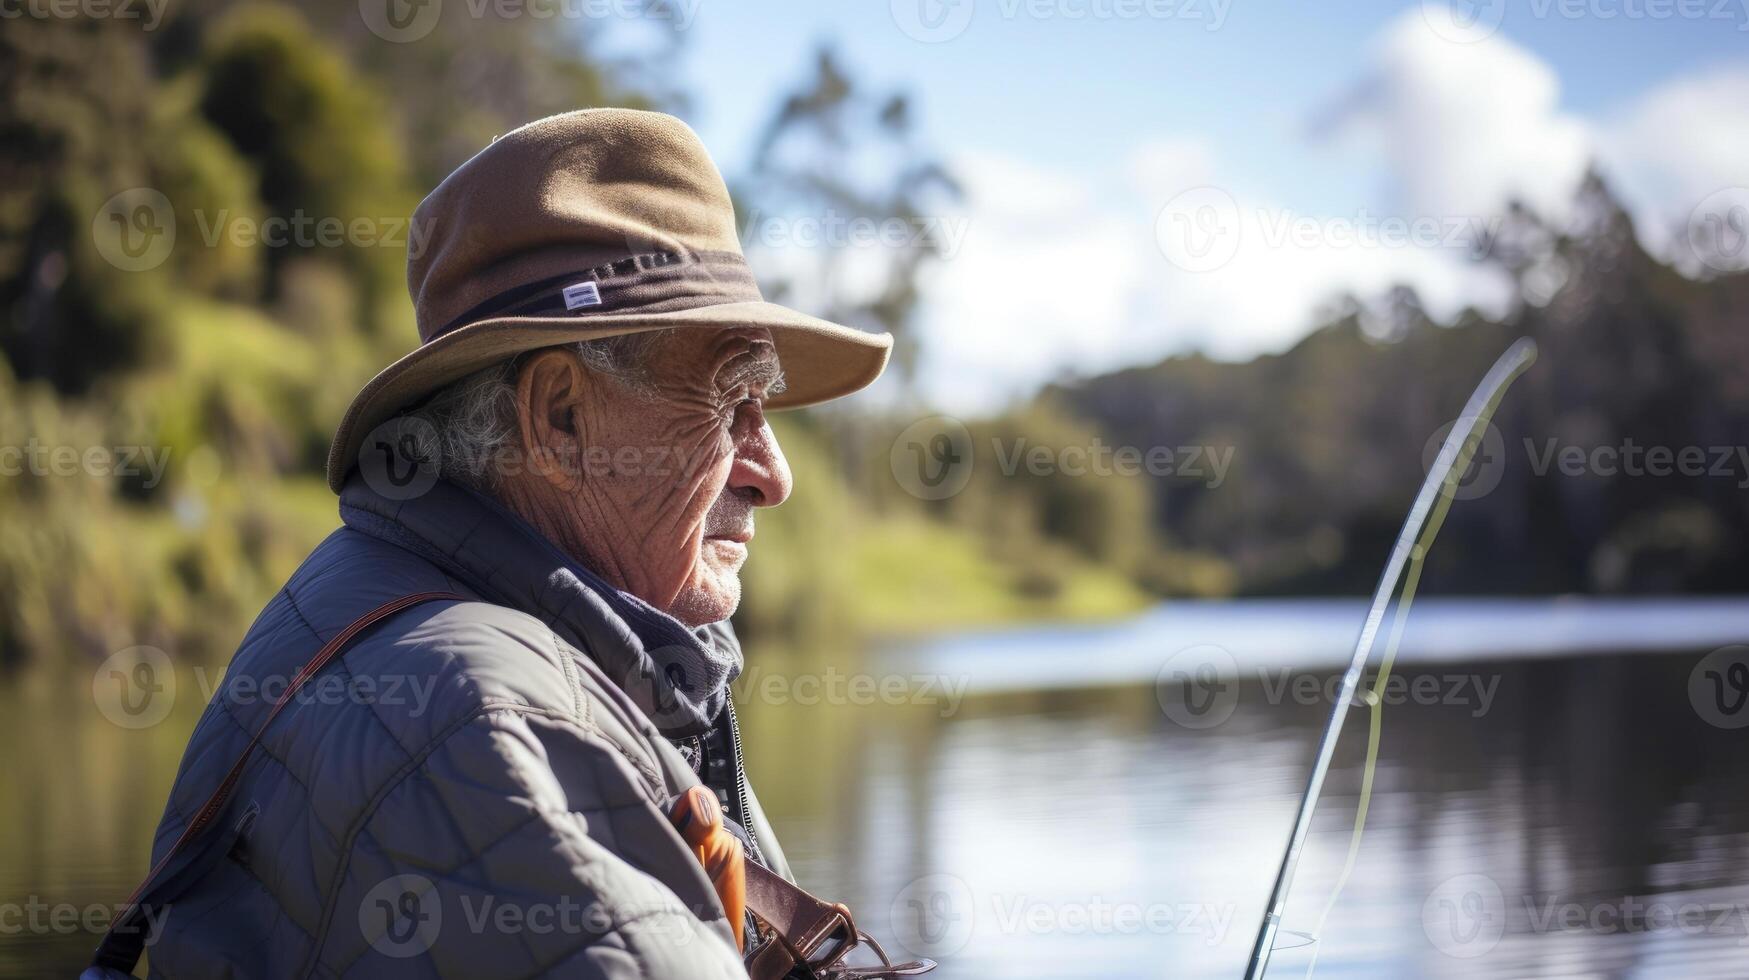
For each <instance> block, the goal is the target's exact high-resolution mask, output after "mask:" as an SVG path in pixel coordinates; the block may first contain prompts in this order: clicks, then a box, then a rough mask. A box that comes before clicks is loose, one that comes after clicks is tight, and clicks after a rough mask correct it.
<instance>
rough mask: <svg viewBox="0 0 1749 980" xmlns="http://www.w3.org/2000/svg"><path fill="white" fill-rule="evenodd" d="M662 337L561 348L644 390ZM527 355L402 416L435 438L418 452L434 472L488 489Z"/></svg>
mask: <svg viewBox="0 0 1749 980" xmlns="http://www.w3.org/2000/svg"><path fill="white" fill-rule="evenodd" d="M664 333H667V331H666V330H652V331H646V332H644V333H633V334H621V335H620V336H617V337H603V338H601V339H600V340H585V341H580V342H578V343H574V344H565V345H561V346H563V347H565V348H567V349H569V350H570V351H572V352H573V353H575V354H576V355H577V359H578V360H580V361H582V362H583V366H584V367H586V368H588V369H589V370H590V371H593V372H595V373H596V374H600V375H604V376H606V377H609V378H613V379H615V380H617V381H620V382H621V383H625V384H630V385H633V386H634V387H636V388H638V389H641V390H646V391H647V390H648V388H649V384H650V363H649V360H650V352H651V350H652V349H653V348H654V347H655V346H656V342H657V338H659V337H660V336H661V335H662V334H664ZM533 353H536V351H529V352H527V353H526V354H520V355H518V356H516V357H513V358H509V359H508V360H504V361H501V362H499V363H497V364H494V365H492V366H491V367H488V368H484V369H482V370H479V371H475V372H474V373H473V374H470V375H468V376H466V377H464V378H462V379H461V380H459V381H453V382H451V383H450V384H449V385H447V386H446V387H443V388H440V389H438V391H437V392H436V393H435V394H433V395H432V396H431V397H430V398H427V399H426V400H425V401H424V402H423V403H422V404H420V405H419V407H418V408H415V409H413V410H412V411H410V412H407V413H406V415H407V417H408V418H412V419H417V420H419V421H421V422H424V423H425V425H426V426H429V427H430V428H429V429H427V430H426V433H425V435H426V437H427V438H431V437H435V440H436V445H434V446H428V447H421V448H422V450H423V451H424V453H425V454H426V458H427V459H429V460H431V461H433V462H435V463H437V465H438V469H439V472H441V473H443V474H444V475H445V476H447V477H448V478H449V479H451V480H454V481H456V482H458V483H462V484H466V485H467V486H470V487H473V488H474V489H476V490H486V491H489V490H491V489H493V487H494V485H495V483H496V481H495V479H494V476H495V468H494V466H493V462H494V460H497V459H499V458H500V454H501V453H503V452H504V451H505V450H506V449H507V448H508V447H509V446H511V445H512V444H513V443H512V440H513V438H514V437H515V435H516V429H517V422H516V376H517V372H518V371H519V370H520V369H521V367H522V363H523V359H524V358H525V357H527V356H528V355H529V354H533ZM421 428H423V427H421Z"/></svg>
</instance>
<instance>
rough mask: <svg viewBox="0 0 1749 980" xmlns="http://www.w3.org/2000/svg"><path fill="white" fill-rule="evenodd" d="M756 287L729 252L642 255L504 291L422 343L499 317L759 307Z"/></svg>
mask: <svg viewBox="0 0 1749 980" xmlns="http://www.w3.org/2000/svg"><path fill="white" fill-rule="evenodd" d="M763 298H764V297H762V296H761V295H760V293H759V284H758V283H757V282H755V281H754V279H753V271H752V270H751V269H749V268H748V267H747V260H746V259H744V258H742V257H741V256H740V255H739V254H737V253H735V252H687V253H681V252H666V251H661V252H643V253H640V254H638V255H628V256H626V257H625V258H623V259H615V260H614V261H612V262H606V263H603V264H601V265H597V266H593V267H591V268H587V269H579V270H577V271H576V272H567V273H563V274H560V275H556V276H549V277H547V278H546V279H542V280H541V281H539V282H531V283H526V284H524V285H521V286H515V287H512V288H510V289H507V290H505V291H503V292H501V293H498V294H497V295H495V296H493V297H491V298H489V299H487V300H485V301H484V302H481V303H478V304H476V305H475V306H473V307H472V308H471V309H469V310H468V311H467V312H466V313H463V314H462V315H461V316H458V317H456V318H455V319H453V320H451V321H449V322H448V323H446V324H444V325H443V327H442V328H440V329H439V330H437V331H436V332H435V333H433V334H432V335H431V336H429V337H425V338H422V339H423V340H424V341H425V342H426V343H429V342H431V341H433V340H436V339H437V338H438V337H441V336H443V335H445V334H447V333H449V332H451V331H453V330H457V329H460V328H461V327H465V326H467V325H468V324H470V323H478V322H479V321H481V320H492V319H497V318H499V317H512V316H516V317H522V316H529V317H553V318H558V319H568V318H578V319H583V318H587V317H590V316H596V315H599V314H603V313H668V312H671V311H674V310H692V309H698V308H699V307H704V306H719V305H721V304H724V303H746V302H759V301H760V300H762V299H763Z"/></svg>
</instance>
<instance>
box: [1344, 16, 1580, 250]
mask: <svg viewBox="0 0 1749 980" xmlns="http://www.w3.org/2000/svg"><path fill="white" fill-rule="evenodd" d="M1559 103H1560V80H1559V79H1558V78H1557V76H1556V75H1555V73H1554V71H1553V69H1551V68H1550V67H1549V66H1548V65H1547V64H1545V63H1543V62H1542V61H1541V60H1539V59H1538V58H1537V57H1536V56H1535V55H1534V54H1532V53H1531V52H1529V51H1526V50H1525V49H1523V48H1520V47H1518V46H1517V45H1515V44H1513V43H1512V42H1511V41H1508V40H1506V39H1505V38H1504V37H1502V36H1501V35H1499V34H1494V35H1493V36H1491V37H1488V38H1487V39H1486V40H1482V41H1477V42H1474V43H1470V44H1457V43H1452V42H1450V41H1447V40H1446V39H1444V38H1442V37H1440V36H1439V35H1438V34H1436V33H1435V32H1434V30H1433V28H1432V27H1430V26H1429V25H1428V22H1427V19H1426V18H1425V17H1423V16H1421V14H1420V12H1419V11H1411V12H1409V13H1406V14H1404V15H1402V16H1401V17H1399V18H1398V19H1397V20H1396V21H1395V22H1393V23H1392V24H1391V26H1390V27H1388V28H1387V29H1386V30H1385V31H1384V33H1383V34H1382V35H1381V37H1380V39H1379V41H1378V43H1377V47H1376V53H1375V55H1374V59H1373V64H1372V66H1371V68H1370V70H1369V71H1368V72H1367V73H1366V74H1365V75H1364V76H1363V77H1362V79H1361V80H1360V81H1359V82H1358V83H1357V84H1356V85H1355V87H1354V88H1353V89H1352V90H1351V91H1350V92H1349V93H1348V94H1347V96H1346V97H1345V98H1344V99H1343V108H1342V109H1341V110H1340V111H1339V112H1337V113H1336V115H1335V117H1334V118H1333V119H1331V120H1329V121H1328V122H1327V123H1326V126H1327V128H1328V129H1329V130H1331V131H1332V132H1334V133H1336V134H1351V133H1353V134H1364V135H1365V136H1367V137H1370V138H1372V139H1373V140H1375V143H1374V145H1375V146H1376V147H1377V149H1378V150H1379V152H1380V153H1381V154H1382V155H1383V156H1384V158H1385V159H1386V160H1387V161H1388V164H1389V168H1390V173H1391V176H1392V178H1393V179H1394V181H1395V183H1396V184H1397V190H1398V192H1399V194H1400V195H1401V196H1402V201H1401V204H1402V205H1403V207H1405V208H1407V209H1408V210H1410V211H1413V212H1415V213H1418V214H1428V215H1484V216H1486V215H1493V214H1497V213H1499V211H1500V209H1501V208H1502V206H1503V205H1504V204H1505V203H1506V202H1507V201H1508V200H1509V199H1510V198H1513V197H1518V198H1522V199H1523V200H1526V201H1528V202H1530V203H1531V204H1532V205H1533V206H1535V207H1537V208H1539V209H1542V210H1544V211H1546V212H1548V213H1560V212H1561V211H1562V210H1564V208H1565V206H1566V204H1567V203H1568V200H1569V197H1570V195H1571V194H1572V191H1573V188H1574V187H1575V186H1576V185H1577V183H1578V181H1579V178H1580V177H1581V176H1582V175H1583V174H1584V172H1585V166H1586V164H1587V163H1588V162H1589V160H1590V158H1591V155H1592V148H1591V139H1590V137H1589V135H1588V134H1587V132H1586V127H1585V125H1584V123H1583V122H1581V121H1580V120H1579V119H1578V118H1576V117H1574V116H1571V115H1568V114H1565V113H1563V112H1561V111H1560V106H1559Z"/></svg>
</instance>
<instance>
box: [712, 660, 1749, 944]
mask: <svg viewBox="0 0 1749 980" xmlns="http://www.w3.org/2000/svg"><path fill="white" fill-rule="evenodd" d="M1699 656H1700V655H1699V654H1640V655H1628V654H1621V655H1607V656H1591V657H1574V658H1565V659H1553V660H1551V659H1533V660H1522V661H1514V660H1497V661H1491V662H1483V663H1475V664H1465V665H1449V664H1448V665H1443V666H1438V667H1434V666H1427V667H1419V668H1415V669H1414V670H1412V671H1410V672H1409V673H1408V674H1407V676H1406V680H1407V681H1409V682H1412V683H1420V684H1422V685H1424V686H1423V688H1422V689H1423V690H1429V689H1431V688H1430V687H1428V686H1426V685H1431V684H1433V683H1434V682H1436V681H1437V683H1438V684H1439V689H1440V690H1442V691H1448V692H1449V691H1451V690H1452V689H1453V687H1454V685H1455V682H1456V681H1455V679H1457V678H1461V677H1467V678H1471V679H1472V680H1474V679H1477V678H1481V679H1488V680H1490V681H1491V682H1492V683H1493V684H1494V689H1495V694H1494V697H1493V698H1492V700H1491V701H1489V702H1488V704H1487V707H1486V709H1485V710H1482V708H1481V705H1480V703H1479V701H1478V700H1477V699H1475V698H1473V697H1471V698H1469V699H1467V700H1464V701H1461V702H1457V703H1434V704H1421V703H1415V702H1413V701H1406V702H1405V703H1402V704H1397V705H1392V706H1388V707H1386V708H1385V714H1384V716H1383V725H1384V728H1383V731H1384V740H1383V743H1382V749H1381V753H1380V759H1379V766H1378V773H1377V784H1376V787H1375V795H1374V799H1373V804H1372V809H1371V813H1370V816H1369V819H1368V822H1367V829H1366V834H1365V837H1364V840H1363V845H1362V847H1361V849H1360V852H1359V858H1358V862H1357V865H1356V869H1355V872H1354V875H1353V878H1352V880H1351V881H1350V883H1349V885H1348V887H1347V889H1346V890H1345V892H1344V893H1343V895H1342V898H1341V901H1340V902H1339V904H1338V905H1337V906H1336V907H1335V908H1334V910H1333V911H1332V912H1331V914H1330V916H1329V919H1328V922H1327V925H1326V928H1325V930H1324V933H1323V938H1322V941H1321V942H1320V943H1319V944H1318V948H1317V954H1318V968H1317V973H1316V975H1317V976H1322V977H1343V976H1369V977H1379V976H1387V977H1415V976H1434V977H1440V976H1466V977H1473V976H1481V977H1521V976H1569V975H1584V976H1601V977H1644V976H1685V977H1704V976H1721V977H1723V976H1742V975H1743V974H1744V972H1745V970H1744V966H1743V964H1744V963H1745V962H1746V954H1749V780H1745V778H1744V777H1745V776H1746V775H1749V772H1746V771H1745V770H1746V769H1749V761H1746V760H1745V755H1744V753H1743V752H1742V751H1741V749H1742V747H1743V746H1744V738H1745V735H1744V734H1743V733H1741V732H1734V731H1727V730H1723V729H1720V728H1718V727H1714V726H1713V725H1710V724H1708V723H1707V722H1706V721H1705V720H1703V719H1702V718H1701V717H1700V715H1699V714H1698V713H1697V712H1696V711H1695V709H1694V707H1693V705H1692V704H1691V702H1690V700H1689V697H1688V693H1687V692H1688V687H1687V685H1688V681H1689V678H1690V675H1691V673H1692V671H1693V669H1694V667H1695V665H1696V663H1697V661H1698V659H1699ZM1243 684H1244V687H1243V690H1242V691H1241V693H1240V696H1239V699H1238V706H1237V708H1236V710H1235V711H1234V712H1233V714H1232V716H1231V717H1230V718H1229V719H1227V721H1225V722H1224V723H1222V724H1220V725H1217V726H1215V727H1213V728H1210V729H1207V730H1202V731H1194V730H1189V729H1186V728H1184V727H1182V726H1180V725H1177V724H1175V723H1173V722H1172V721H1170V720H1169V719H1168V718H1167V717H1166V715H1165V714H1164V713H1163V712H1162V711H1161V709H1160V705H1159V702H1158V700H1157V699H1156V692H1155V691H1154V690H1153V689H1152V688H1151V687H1118V688H1108V689H1104V690H1091V691H1081V692H1073V693H1067V692H1056V693H1019V694H1006V695H994V696H986V697H981V698H974V699H972V700H970V701H968V702H967V703H965V704H964V705H962V706H960V708H959V710H958V712H957V713H956V714H955V716H954V717H951V718H946V719H944V718H942V717H940V715H941V714H942V713H943V712H942V711H941V709H940V706H939V705H924V706H913V707H909V708H894V707H884V708H882V707H866V708H860V709H858V708H851V709H844V708H837V709H833V710H827V709H825V708H823V707H800V706H795V705H782V704H778V705H770V704H766V705H759V706H756V707H749V709H748V710H747V713H746V714H747V717H748V718H750V719H754V720H753V721H751V722H750V725H749V727H750V729H751V734H750V738H751V743H750V744H751V746H752V748H751V751H753V752H754V753H756V758H755V762H754V764H755V765H756V766H757V767H758V768H757V769H756V770H755V775H756V776H757V777H758V778H759V779H760V781H761V783H762V784H763V785H765V786H767V787H768V788H767V789H766V790H765V792H766V795H767V796H768V797H771V799H770V800H768V802H769V803H770V804H771V805H772V806H773V808H774V809H776V810H777V811H778V812H779V813H780V814H781V816H780V817H779V821H778V822H779V830H780V832H781V833H783V834H784V835H785V839H786V844H787V846H788V848H789V850H790V853H791V857H792V858H793V859H794V861H795V863H796V866H797V870H798V873H799V874H800V875H801V876H802V878H803V880H804V881H805V883H807V884H809V885H810V886H812V887H814V888H816V889H817V890H819V891H821V892H822V893H825V894H829V895H832V896H834V897H839V898H842V899H844V900H846V901H847V902H849V903H850V904H851V905H852V907H854V908H856V909H859V910H861V911H860V914H861V915H862V917H863V919H864V926H865V928H871V929H873V930H875V931H876V932H877V933H879V934H881V935H885V936H892V937H894V938H895V939H900V940H903V941H904V943H905V945H907V946H911V947H913V948H914V949H915V951H916V952H920V953H926V954H928V955H933V956H935V957H936V958H938V959H941V960H942V961H943V963H944V967H943V975H944V976H948V977H989V976H1016V977H1019V976H1037V977H1064V976H1110V977H1200V976H1209V977H1234V976H1237V975H1238V974H1239V973H1240V971H1241V969H1242V967H1243V963H1244V960H1245V956H1246V953H1247V952H1248V949H1249V943H1250V941H1251V938H1252V935H1253V930H1254V929H1255V926H1256V922H1257V918H1258V916H1259V914H1260V913H1261V910H1262V906H1263V902H1264V900H1265V898H1266V895H1267V890H1268V886H1269V884H1270V882H1271V880H1272V876H1273V872H1274V866H1275V862H1276V861H1277V860H1278V856H1279V850H1280V847H1281V845H1282V843H1283V837H1284V835H1285V833H1286V829H1287V827H1288V825H1289V823H1290V821H1291V818H1292V811H1293V808H1294V805H1295V803H1296V801H1297V797H1298V794H1299V792H1300V789H1301V786H1302V783H1303V780H1304V778H1305V770H1306V766H1307V764H1308V762H1309V756H1310V752H1311V746H1312V741H1313V740H1314V739H1315V737H1316V734H1317V730H1318V728H1319V726H1320V725H1321V723H1322V720H1323V717H1324V715H1325V713H1326V711H1327V703H1326V702H1324V701H1323V700H1322V699H1321V698H1320V699H1318V700H1316V701H1315V702H1311V703H1307V702H1302V701H1300V700H1296V699H1295V698H1294V697H1292V696H1285V695H1283V693H1282V691H1281V689H1280V688H1279V687H1276V688H1271V687H1270V686H1269V685H1268V684H1266V683H1265V682H1264V681H1262V680H1258V679H1256V678H1252V679H1248V680H1245V681H1244V682H1243ZM1311 686H1312V687H1315V688H1319V689H1322V685H1318V684H1314V685H1311ZM1272 691H1273V693H1272ZM1362 716H1363V712H1357V713H1356V714H1355V715H1354V716H1353V717H1352V719H1351V725H1350V729H1349V731H1348V732H1347V733H1346V736H1345V741H1344V743H1343V745H1342V747H1341V749H1340V750H1339V752H1338V755H1337V760H1336V766H1335V768H1334V770H1333V772H1332V775H1331V779H1330V784H1329V789H1328V791H1327V795H1326V797H1325V803H1324V806H1323V807H1322V808H1321V809H1320V811H1319V814H1318V817H1317V819H1316V821H1315V822H1314V826H1313V833H1312V837H1311V839H1310V841H1309V844H1308V848H1307V851H1306V855H1305V858H1304V860H1303V862H1302V865H1301V868H1300V873H1299V878H1298V881H1299V884H1298V887H1297V888H1296V891H1295V894H1294V900H1293V901H1292V902H1291V903H1290V906H1289V913H1288V923H1287V928H1289V929H1301V930H1307V929H1310V928H1311V927H1312V924H1313V923H1315V922H1316V921H1317V919H1318V916H1319V913H1320V912H1321V911H1322V908H1323V906H1324V903H1325V901H1326V900H1327V898H1328V897H1329V895H1330V892H1331V889H1332V887H1333V886H1334V884H1335V880H1336V876H1337V874H1338V872H1339V871H1340V868H1341V864H1342V860H1343V857H1344V855H1345V854H1346V849H1347V847H1348V842H1349V834H1350V831H1351V828H1352V819H1353V810H1354V805H1355V801H1356V798H1357V794H1358V789H1359V785H1360V772H1361V765H1360V764H1361V762H1362V759H1363V751H1364V746H1365V722H1364V721H1363V720H1362ZM834 758H838V759H845V760H849V762H850V764H849V765H848V766H847V767H845V768H844V769H842V770H840V772H839V774H838V776H837V777H835V778H834V779H833V780H831V781H829V784H828V785H827V786H826V787H824V788H821V789H820V791H819V792H809V791H808V789H807V788H806V786H805V785H804V784H805V778H804V774H806V773H809V772H818V771H821V770H822V769H824V768H829V760H831V759H834ZM1309 953H1310V950H1309V949H1307V950H1299V951H1294V952H1291V953H1284V954H1283V955H1282V956H1281V957H1280V959H1279V961H1278V966H1277V968H1276V969H1274V970H1272V973H1271V975H1272V976H1302V975H1304V969H1305V964H1306V961H1307V958H1308V956H1307V954H1309Z"/></svg>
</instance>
